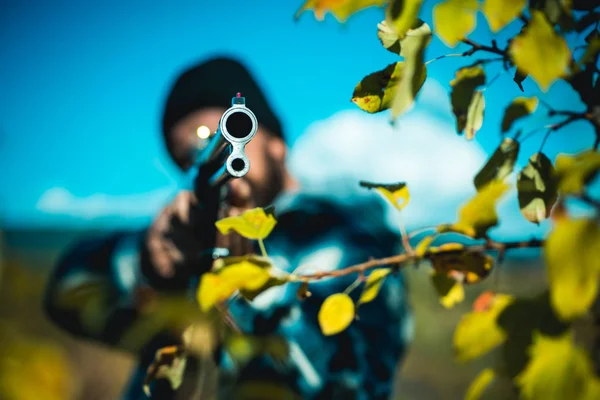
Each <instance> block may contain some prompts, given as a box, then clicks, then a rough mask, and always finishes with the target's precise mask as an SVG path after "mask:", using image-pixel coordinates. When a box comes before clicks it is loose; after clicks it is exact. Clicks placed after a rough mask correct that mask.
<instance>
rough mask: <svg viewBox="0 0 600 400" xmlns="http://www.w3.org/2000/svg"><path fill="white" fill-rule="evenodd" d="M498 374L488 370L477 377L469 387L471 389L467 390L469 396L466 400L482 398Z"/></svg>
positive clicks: (466, 396)
mask: <svg viewBox="0 0 600 400" xmlns="http://www.w3.org/2000/svg"><path fill="white" fill-rule="evenodd" d="M495 377H496V374H495V372H494V370H493V369H491V368H486V369H484V370H483V371H481V372H480V373H479V375H477V378H475V380H474V381H473V382H471V385H469V389H468V390H467V394H466V395H465V400H478V399H480V398H481V395H482V394H483V392H484V391H485V389H486V388H487V387H488V386H489V385H490V383H492V381H493V380H494V378H495Z"/></svg>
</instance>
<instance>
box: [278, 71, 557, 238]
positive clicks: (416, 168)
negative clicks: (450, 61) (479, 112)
mask: <svg viewBox="0 0 600 400" xmlns="http://www.w3.org/2000/svg"><path fill="white" fill-rule="evenodd" d="M427 82H428V83H426V84H425V86H424V90H423V91H422V92H421V94H420V95H419V98H418V101H417V103H418V104H417V106H416V107H415V108H414V109H413V110H412V111H410V112H409V113H407V114H405V115H403V116H402V117H401V118H400V119H399V120H398V121H397V124H396V127H392V126H391V125H390V123H389V119H390V114H389V113H388V112H383V113H380V114H375V115H371V114H367V113H364V112H363V111H361V110H352V111H343V112H340V113H337V114H335V115H333V116H332V117H331V118H328V119H326V120H324V121H320V122H316V123H314V124H313V125H311V126H310V127H309V128H308V130H307V132H305V134H304V135H302V136H301V137H300V138H299V139H298V141H297V142H296V144H295V145H294V147H293V148H292V149H291V152H290V155H289V164H290V167H291V170H292V172H293V174H294V175H295V176H296V177H298V179H299V180H300V181H301V182H302V183H303V184H304V185H305V186H310V187H314V188H315V190H327V191H329V192H334V193H335V192H337V193H339V195H340V196H348V193H349V192H353V194H355V195H363V194H364V195H366V192H367V191H366V190H365V189H362V188H360V187H359V186H358V181H359V180H368V181H375V182H383V183H392V182H400V181H404V182H406V183H407V185H408V187H409V191H410V193H411V201H410V203H409V205H408V206H407V207H406V208H405V209H404V211H403V213H402V214H403V219H404V221H405V222H406V224H407V226H408V228H409V229H416V228H420V227H424V226H430V225H436V224H440V223H446V222H452V221H454V220H455V219H456V216H457V210H458V209H460V207H461V206H462V205H463V204H464V203H465V202H466V201H468V199H470V198H471V197H472V196H473V195H475V193H476V191H475V188H474V185H473V178H474V176H475V174H476V173H477V172H478V171H479V170H480V168H481V167H482V166H483V164H484V163H485V161H486V159H487V154H486V153H485V152H484V151H483V149H482V148H481V147H480V146H479V144H478V143H477V142H476V141H467V140H466V139H465V138H464V137H463V136H459V135H457V134H456V131H455V126H454V121H453V119H452V118H448V117H447V116H448V114H449V113H450V112H451V111H450V108H449V105H448V93H447V91H446V89H445V88H444V87H443V86H442V85H441V84H439V83H438V82H437V81H432V80H428V81H427ZM513 178H514V177H513ZM511 182H513V183H514V182H515V179H512V180H511ZM387 210H388V217H387V218H388V221H389V222H390V223H394V224H395V218H396V213H395V211H394V210H393V209H392V207H391V206H389V207H387ZM498 210H499V216H500V221H501V224H500V226H499V227H498V228H496V229H495V230H494V231H493V233H494V235H495V237H498V238H503V239H507V238H523V237H527V236H525V235H530V236H531V235H535V236H540V234H541V233H543V232H545V231H547V229H548V226H547V224H546V223H544V224H542V226H540V227H537V226H536V225H534V224H531V223H529V222H527V221H525V219H524V218H523V217H522V216H521V214H520V211H519V207H518V202H517V199H516V191H515V190H513V191H511V192H510V193H509V194H507V195H506V197H505V198H504V199H503V200H502V201H501V202H500V204H499V207H498Z"/></svg>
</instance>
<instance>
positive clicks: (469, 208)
mask: <svg viewBox="0 0 600 400" xmlns="http://www.w3.org/2000/svg"><path fill="white" fill-rule="evenodd" d="M509 188H510V186H509V185H508V184H506V183H504V182H501V181H492V182H490V183H488V184H487V185H486V186H484V187H483V188H482V189H481V190H480V191H479V192H478V193H477V194H476V195H475V197H473V198H472V199H471V200H469V201H468V202H467V204H465V205H464V206H463V207H462V208H461V210H460V212H459V214H458V221H457V222H456V223H455V224H453V225H450V226H445V225H442V226H439V227H438V232H440V233H443V232H447V231H457V232H461V233H463V234H465V235H467V236H471V237H475V238H480V237H483V236H484V235H485V233H486V232H487V230H488V229H490V228H491V227H493V226H496V225H497V224H498V214H496V203H497V202H498V200H499V199H500V198H501V197H502V196H503V195H504V193H506V191H507V190H508V189H509Z"/></svg>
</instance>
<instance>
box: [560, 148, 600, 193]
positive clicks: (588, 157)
mask: <svg viewBox="0 0 600 400" xmlns="http://www.w3.org/2000/svg"><path fill="white" fill-rule="evenodd" d="M555 165H556V178H557V180H558V190H559V191H560V192H561V193H563V194H573V195H579V194H582V193H583V192H584V190H585V186H586V185H587V184H588V183H589V182H591V181H592V180H594V178H595V177H596V175H597V174H598V171H599V170H600V153H599V152H597V151H593V150H588V151H584V152H582V153H579V154H576V155H574V156H571V155H566V154H559V155H558V156H557V157H556V162H555Z"/></svg>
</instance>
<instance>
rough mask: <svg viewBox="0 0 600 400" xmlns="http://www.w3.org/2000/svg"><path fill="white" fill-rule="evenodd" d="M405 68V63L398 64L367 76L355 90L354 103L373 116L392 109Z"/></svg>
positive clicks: (353, 94)
mask: <svg viewBox="0 0 600 400" xmlns="http://www.w3.org/2000/svg"><path fill="white" fill-rule="evenodd" d="M404 66H405V65H404V63H403V62H397V63H394V64H390V65H388V66H387V67H386V68H385V69H383V70H381V71H377V72H373V73H372V74H369V75H367V76H365V77H364V78H363V79H362V80H361V81H360V82H359V83H358V85H356V87H355V88H354V92H353V93H352V102H353V103H354V104H356V105H357V106H358V107H360V109H361V110H364V111H366V112H368V113H371V114H373V113H378V112H380V111H383V110H387V109H388V108H390V107H391V105H392V100H393V99H394V94H395V93H396V92H395V89H396V86H397V85H398V82H400V78H401V77H402V74H403V71H404Z"/></svg>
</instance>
